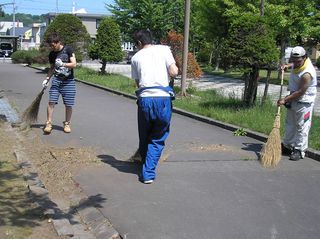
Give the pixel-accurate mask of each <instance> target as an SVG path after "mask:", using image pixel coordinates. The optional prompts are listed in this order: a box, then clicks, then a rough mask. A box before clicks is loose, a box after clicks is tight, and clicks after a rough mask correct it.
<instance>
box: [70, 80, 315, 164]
mask: <svg viewBox="0 0 320 239" xmlns="http://www.w3.org/2000/svg"><path fill="white" fill-rule="evenodd" d="M75 80H76V81H78V82H81V83H83V84H86V85H89V86H93V87H96V88H99V89H102V90H105V91H108V92H111V93H113V94H116V95H121V96H124V97H126V98H129V99H133V100H136V99H137V97H136V96H134V95H131V94H128V93H124V92H121V91H117V90H114V89H111V88H108V87H104V86H100V85H97V84H93V83H89V82H85V81H82V80H79V79H75ZM172 111H173V112H174V113H176V114H180V115H183V116H186V117H189V118H192V119H195V120H198V121H201V122H203V123H207V124H211V125H215V126H218V127H220V128H223V129H226V130H229V131H235V130H237V129H239V128H241V127H240V126H236V125H232V124H229V123H225V122H222V121H218V120H214V119H212V118H208V117H205V116H202V115H198V114H194V113H191V112H188V111H185V110H182V109H179V108H176V107H173V110H172ZM244 131H245V132H246V133H247V134H246V136H248V137H250V138H253V139H256V140H259V141H262V142H266V141H267V139H268V137H269V136H268V135H265V134H262V133H259V132H255V131H252V130H250V129H245V128H244ZM306 157H308V158H311V159H314V160H316V161H319V162H320V151H318V150H314V149H308V150H307V151H306Z"/></svg>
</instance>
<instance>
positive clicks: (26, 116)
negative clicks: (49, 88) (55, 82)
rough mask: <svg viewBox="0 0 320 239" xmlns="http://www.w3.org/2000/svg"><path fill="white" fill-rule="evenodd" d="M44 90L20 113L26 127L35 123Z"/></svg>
mask: <svg viewBox="0 0 320 239" xmlns="http://www.w3.org/2000/svg"><path fill="white" fill-rule="evenodd" d="M43 93H44V89H42V91H41V92H40V93H39V94H38V95H37V97H36V98H35V100H34V101H33V102H32V103H31V105H30V106H29V107H28V108H27V109H26V110H25V111H24V112H23V113H22V117H21V118H22V121H23V122H24V123H26V124H28V125H30V124H32V123H35V122H37V120H38V113H39V107H40V102H41V98H42V95H43Z"/></svg>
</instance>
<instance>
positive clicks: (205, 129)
mask: <svg viewBox="0 0 320 239" xmlns="http://www.w3.org/2000/svg"><path fill="white" fill-rule="evenodd" d="M2 70H3V71H4V72H5V74H4V75H5V77H4V78H2V79H1V81H0V87H2V88H3V89H5V90H6V94H7V95H8V96H9V97H10V98H14V99H15V101H16V107H17V108H18V109H24V108H25V105H26V104H27V103H26V101H27V102H30V101H31V100H32V99H33V97H34V95H35V93H34V91H35V90H34V89H37V87H40V84H41V82H42V79H43V76H44V75H43V74H42V75H39V73H38V72H35V71H34V70H33V69H30V68H22V67H20V68H19V66H17V65H10V66H7V67H4V68H3V69H2ZM37 73H38V74H37ZM26 75H28V76H29V77H25V76H26ZM22 81H23V82H24V83H25V84H21V82H22ZM29 87H30V88H29ZM31 90H32V91H31ZM77 90H78V95H77V106H76V107H75V111H74V116H73V119H74V120H73V121H72V127H73V131H72V133H71V134H64V133H63V132H62V131H61V130H59V129H55V130H54V131H53V132H52V133H51V134H50V135H49V136H48V135H42V131H41V127H40V126H39V125H36V127H34V128H33V129H32V131H34V132H35V133H38V134H39V136H40V137H41V139H42V140H43V141H45V142H48V143H50V144H53V145H58V146H60V145H62V146H63V147H77V146H79V145H85V146H87V147H94V148H95V149H96V150H97V151H96V152H97V155H96V156H97V158H99V159H101V161H102V162H104V164H103V165H101V166H99V167H96V168H90V167H86V168H83V170H81V172H79V174H78V175H77V176H76V177H75V178H74V180H75V181H76V182H77V183H78V184H79V185H80V187H81V188H82V190H83V192H84V193H86V195H88V197H93V198H95V197H96V196H99V199H103V200H100V201H93V202H92V203H93V204H94V205H95V209H96V210H97V211H99V212H100V213H101V214H102V215H103V216H104V217H105V218H108V219H109V221H110V222H111V223H112V226H113V227H114V228H115V229H116V230H117V231H118V232H119V234H120V235H121V236H122V238H126V239H150V238H156V239H162V238H163V239H182V238H186V239H189V238H201V239H212V238H214V239H226V238H228V239H257V238H290V239H318V238H319V233H320V228H319V226H318V224H319V223H318V222H319V220H320V212H319V205H320V191H319V190H318V188H319V183H320V176H319V175H320V174H319V172H320V163H319V162H317V161H315V160H312V159H310V158H305V159H303V160H300V161H298V162H291V161H289V160H288V159H287V158H286V157H284V158H283V159H282V160H281V161H280V164H279V165H278V167H276V168H275V169H265V168H263V167H262V166H261V165H260V163H259V162H258V160H257V158H258V153H259V152H260V150H261V147H262V142H261V141H259V140H255V139H253V138H250V137H236V136H234V135H233V134H232V132H231V131H229V130H226V129H225V128H222V127H216V126H213V125H210V124H207V123H203V122H200V121H199V120H195V119H194V118H189V117H184V116H182V115H180V114H173V119H172V127H171V134H170V137H169V138H168V141H167V144H166V148H165V152H164V154H163V156H164V157H162V159H161V162H160V163H159V167H158V170H157V172H158V177H157V180H156V181H155V182H154V184H152V185H145V184H142V183H140V182H139V181H138V177H139V175H138V174H139V172H140V165H138V164H136V163H132V162H130V161H129V160H128V159H129V158H130V156H131V155H132V154H133V153H134V152H135V150H136V148H137V143H138V136H137V122H136V103H135V101H133V100H129V99H128V98H125V97H122V96H118V95H114V94H113V93H109V92H107V91H104V90H103V89H98V88H94V87H91V86H88V85H86V84H83V83H80V82H78V83H77ZM59 106H60V107H57V110H56V111H55V119H57V121H59V120H60V119H63V117H64V111H63V107H62V106H61V105H59ZM41 107H42V108H41V110H40V116H39V122H44V119H45V104H43V105H41ZM91 216H92V214H88V218H89V219H92V218H93V217H91ZM100 219H101V218H100ZM98 224H99V223H95V224H94V225H95V226H97V225H98ZM297 225H299V226H297Z"/></svg>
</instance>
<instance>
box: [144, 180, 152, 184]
mask: <svg viewBox="0 0 320 239" xmlns="http://www.w3.org/2000/svg"><path fill="white" fill-rule="evenodd" d="M143 183H144V184H151V183H153V180H152V179H149V180H144V181H143Z"/></svg>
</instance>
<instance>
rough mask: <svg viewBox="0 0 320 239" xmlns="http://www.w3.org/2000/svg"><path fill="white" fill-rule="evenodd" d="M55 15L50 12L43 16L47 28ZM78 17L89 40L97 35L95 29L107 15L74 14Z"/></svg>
mask: <svg viewBox="0 0 320 239" xmlns="http://www.w3.org/2000/svg"><path fill="white" fill-rule="evenodd" d="M56 15H57V14H56V13H53V12H50V13H48V14H46V15H45V17H46V25H47V26H48V25H49V24H50V23H51V22H52V21H53V20H54V18H55V17H56ZM74 15H75V16H76V17H78V18H79V19H80V20H81V22H82V24H83V25H84V26H85V27H86V29H87V31H88V33H89V34H90V37H91V39H95V38H96V35H97V29H98V27H99V24H100V21H101V20H102V19H103V18H104V17H107V16H109V15H104V14H88V13H74Z"/></svg>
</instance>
